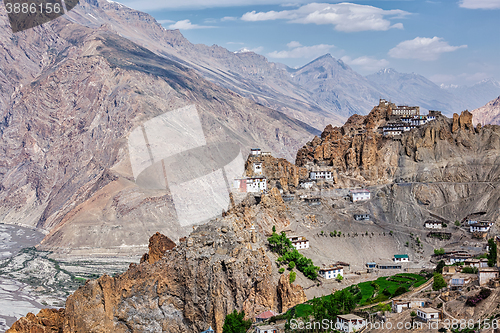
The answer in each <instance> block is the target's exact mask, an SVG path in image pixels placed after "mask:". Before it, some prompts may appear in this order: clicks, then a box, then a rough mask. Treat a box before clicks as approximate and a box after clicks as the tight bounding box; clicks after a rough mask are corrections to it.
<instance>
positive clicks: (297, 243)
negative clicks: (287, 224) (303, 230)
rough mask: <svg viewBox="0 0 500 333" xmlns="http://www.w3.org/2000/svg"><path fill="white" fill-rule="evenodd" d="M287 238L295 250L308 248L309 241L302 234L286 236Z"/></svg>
mask: <svg viewBox="0 0 500 333" xmlns="http://www.w3.org/2000/svg"><path fill="white" fill-rule="evenodd" d="M288 239H289V240H290V241H291V242H292V245H293V247H295V248H296V249H297V250H303V249H308V248H309V241H308V240H307V239H306V238H305V237H303V236H288Z"/></svg>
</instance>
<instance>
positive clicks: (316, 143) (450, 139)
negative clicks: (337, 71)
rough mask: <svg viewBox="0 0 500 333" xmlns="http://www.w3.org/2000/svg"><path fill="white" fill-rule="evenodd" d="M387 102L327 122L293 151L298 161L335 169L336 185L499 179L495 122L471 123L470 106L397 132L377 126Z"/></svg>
mask: <svg viewBox="0 0 500 333" xmlns="http://www.w3.org/2000/svg"><path fill="white" fill-rule="evenodd" d="M390 107H391V105H387V106H386V105H383V104H381V105H379V106H376V107H375V108H374V109H373V110H372V111H371V112H370V114H369V115H367V116H358V115H355V116H352V117H351V118H349V120H348V121H347V123H346V124H345V125H344V126H342V127H340V128H339V127H332V126H328V127H327V128H326V129H325V131H324V132H323V133H322V134H321V137H315V138H314V139H313V140H312V141H310V142H308V143H307V144H306V145H305V146H304V147H303V148H301V149H300V150H299V151H298V153H297V159H296V164H297V165H298V166H307V167H308V168H309V169H311V168H315V167H322V166H323V167H327V168H331V169H333V170H335V171H337V172H338V175H339V176H338V178H339V182H338V186H339V187H348V186H352V185H375V184H388V183H392V182H431V181H432V182H452V181H454V182H467V181H479V180H480V181H497V180H498V179H499V176H500V169H499V165H498V161H499V160H498V158H499V155H498V154H499V149H500V145H499V144H498V143H499V141H498V140H499V134H500V130H499V128H498V127H493V126H486V127H481V126H478V127H477V128H474V125H473V122H472V114H471V113H470V112H468V111H464V112H462V113H461V114H460V115H458V114H454V115H453V118H452V119H449V118H447V117H445V116H438V117H437V119H436V120H434V121H431V122H429V123H427V124H426V125H424V126H421V127H420V128H417V129H415V130H412V131H409V132H404V133H403V135H401V136H400V137H397V138H393V137H384V136H383V135H382V134H381V132H380V130H379V127H380V126H382V125H383V124H384V123H385V122H386V121H387V118H388V115H389V114H390V112H389V109H390Z"/></svg>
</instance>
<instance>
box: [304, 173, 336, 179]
mask: <svg viewBox="0 0 500 333" xmlns="http://www.w3.org/2000/svg"><path fill="white" fill-rule="evenodd" d="M309 179H311V180H318V179H324V180H332V179H333V177H332V172H331V171H311V172H310V173H309Z"/></svg>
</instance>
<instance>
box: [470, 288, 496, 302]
mask: <svg viewBox="0 0 500 333" xmlns="http://www.w3.org/2000/svg"><path fill="white" fill-rule="evenodd" d="M490 295H491V290H490V289H486V288H483V289H481V291H480V292H479V293H478V294H477V295H475V296H471V297H469V298H467V301H465V305H467V306H476V305H478V304H479V303H480V302H481V301H482V300H484V299H486V298H488V297H489V296H490Z"/></svg>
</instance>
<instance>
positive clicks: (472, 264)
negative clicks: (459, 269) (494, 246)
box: [464, 258, 481, 268]
mask: <svg viewBox="0 0 500 333" xmlns="http://www.w3.org/2000/svg"><path fill="white" fill-rule="evenodd" d="M464 265H465V266H470V267H477V268H479V267H481V260H479V259H474V258H469V259H466V260H465V261H464Z"/></svg>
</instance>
